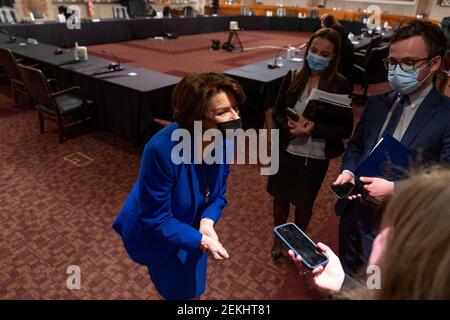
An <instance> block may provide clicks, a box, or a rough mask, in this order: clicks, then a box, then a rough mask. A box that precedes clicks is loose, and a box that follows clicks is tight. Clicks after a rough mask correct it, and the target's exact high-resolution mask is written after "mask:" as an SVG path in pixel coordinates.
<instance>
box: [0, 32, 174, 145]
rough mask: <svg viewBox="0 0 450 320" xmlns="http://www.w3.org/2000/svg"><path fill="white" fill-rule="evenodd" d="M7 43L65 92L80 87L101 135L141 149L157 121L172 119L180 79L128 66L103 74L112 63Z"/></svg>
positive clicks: (1, 42)
mask: <svg viewBox="0 0 450 320" xmlns="http://www.w3.org/2000/svg"><path fill="white" fill-rule="evenodd" d="M7 39H8V37H7V36H5V35H0V47H3V48H9V49H10V50H11V51H12V52H13V53H14V55H16V56H19V57H22V58H25V59H27V60H31V61H33V62H37V63H39V64H41V67H42V68H43V69H44V70H45V73H46V74H47V75H50V76H51V77H54V78H55V79H57V80H58V83H59V84H60V86H61V87H68V86H72V85H77V86H80V87H81V88H82V89H83V92H84V93H85V94H86V96H87V97H88V98H89V99H91V100H93V101H94V103H95V107H96V119H97V126H98V128H99V129H101V130H105V131H110V132H113V133H115V134H117V135H118V136H120V137H122V138H124V139H126V140H128V141H129V142H131V143H133V144H135V145H140V144H142V143H144V142H145V141H146V140H148V138H150V135H151V130H152V128H151V126H152V124H153V119H154V118H166V119H168V118H170V117H171V111H170V101H171V93H172V89H173V87H174V86H175V85H176V84H177V83H178V82H179V81H180V80H181V78H179V77H175V76H172V75H168V74H163V73H160V72H155V71H150V70H146V69H142V68H137V67H133V66H130V65H125V64H124V65H122V66H123V67H124V69H123V70H122V71H118V72H106V73H105V71H108V70H107V66H108V65H109V64H110V63H111V61H109V60H106V59H103V58H100V57H95V56H89V59H88V61H75V59H74V55H73V52H71V51H69V50H63V51H64V52H63V54H61V55H55V53H54V52H55V49H56V47H55V46H52V45H48V44H43V43H40V44H37V45H33V44H27V43H26V41H25V39H22V38H18V39H17V42H16V43H13V44H8V43H6V41H7ZM129 74H135V75H132V76H130V75H129Z"/></svg>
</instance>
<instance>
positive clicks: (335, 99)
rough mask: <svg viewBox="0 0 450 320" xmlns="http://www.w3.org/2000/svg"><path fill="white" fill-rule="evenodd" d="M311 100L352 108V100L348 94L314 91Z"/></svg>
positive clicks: (310, 96)
mask: <svg viewBox="0 0 450 320" xmlns="http://www.w3.org/2000/svg"><path fill="white" fill-rule="evenodd" d="M309 100H317V101H323V102H326V103H330V104H333V105H336V106H339V107H343V108H351V104H352V99H351V98H350V97H349V96H348V95H347V94H336V93H329V92H326V91H322V90H319V89H312V91H311V94H310V95H309V99H308V101H309Z"/></svg>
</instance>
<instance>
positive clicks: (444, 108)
mask: <svg viewBox="0 0 450 320" xmlns="http://www.w3.org/2000/svg"><path fill="white" fill-rule="evenodd" d="M396 96H397V93H396V92H394V91H389V92H386V93H381V94H378V95H375V96H372V97H371V98H370V99H369V101H368V102H367V106H366V108H365V110H364V112H363V114H362V116H361V119H360V121H359V123H358V126H357V127H356V129H355V132H354V134H353V137H352V138H351V139H350V141H349V144H348V147H347V150H346V151H345V154H344V158H343V160H342V170H350V171H351V172H355V170H356V168H357V167H358V166H359V164H360V163H361V162H362V161H363V160H364V159H365V158H366V157H367V155H368V154H369V152H370V151H371V150H372V149H373V147H375V145H376V143H377V142H378V136H379V134H380V131H381V129H382V127H383V124H384V122H385V119H386V117H387V115H388V113H389V109H390V107H391V106H392V105H393V102H394V101H395V99H396ZM401 142H402V143H403V144H404V145H405V146H406V147H408V148H409V149H410V150H412V151H413V152H415V153H416V154H417V155H418V158H417V159H416V160H417V161H418V163H417V164H418V165H421V164H426V163H430V162H431V163H433V162H435V163H449V162H450V99H449V98H448V97H446V96H444V95H442V94H441V93H440V92H439V91H438V90H436V89H435V88H433V89H432V90H431V92H430V93H429V94H428V95H427V96H426V97H425V99H424V101H423V102H422V104H421V105H420V106H419V109H418V110H417V112H416V114H415V115H414V117H413V119H412V120H411V123H410V124H409V127H408V129H407V130H406V132H405V134H404V135H403V138H402V140H401ZM346 202H347V200H341V201H338V204H337V206H336V211H337V213H338V214H340V213H342V212H343V210H345V207H346Z"/></svg>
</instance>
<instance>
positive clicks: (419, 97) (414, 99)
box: [407, 83, 433, 108]
mask: <svg viewBox="0 0 450 320" xmlns="http://www.w3.org/2000/svg"><path fill="white" fill-rule="evenodd" d="M432 89H433V83H430V84H429V85H428V86H427V87H425V88H424V89H423V90H420V91H419V92H417V93H413V94H410V95H409V104H408V105H407V106H408V107H411V108H416V107H418V106H420V105H421V104H422V102H423V100H425V97H426V96H427V95H428V94H429V93H430V92H431V90H432Z"/></svg>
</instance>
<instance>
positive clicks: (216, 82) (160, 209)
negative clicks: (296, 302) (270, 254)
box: [113, 73, 244, 300]
mask: <svg viewBox="0 0 450 320" xmlns="http://www.w3.org/2000/svg"><path fill="white" fill-rule="evenodd" d="M243 99H244V93H243V91H242V89H241V87H240V86H239V84H238V83H237V82H235V81H234V80H232V79H230V78H227V77H225V76H223V75H221V74H217V73H203V74H193V75H190V76H186V77H185V78H184V79H183V80H182V81H181V82H180V83H179V84H177V86H176V87H175V89H174V91H173V95H172V107H173V109H174V119H175V120H176V122H174V123H173V124H171V125H169V126H167V127H165V128H164V129H162V130H161V131H159V132H158V133H157V134H156V135H155V136H154V137H153V138H152V139H151V140H150V141H149V142H148V143H147V145H146V146H145V149H144V154H143V157H142V162H141V169H140V171H139V176H138V179H137V181H136V183H135V185H134V187H133V190H132V191H131V193H130V195H129V196H128V199H127V201H126V202H125V205H124V207H123V209H122V211H121V212H120V214H119V216H118V217H117V219H116V221H115V222H114V224H113V228H114V229H115V230H116V231H117V232H118V233H119V234H120V235H121V237H122V240H123V243H124V246H125V249H126V250H127V252H128V254H129V256H130V257H131V258H132V259H133V260H134V261H136V262H137V263H139V264H143V265H145V266H147V267H148V270H149V273H150V278H151V280H152V282H153V284H154V285H155V287H156V289H157V290H158V292H159V293H160V294H161V295H162V296H163V297H164V298H166V299H176V300H184V299H192V298H196V297H199V296H200V295H201V294H202V293H203V291H204V290H205V283H206V268H207V261H208V260H207V259H208V255H207V254H206V253H205V251H208V252H209V253H210V254H211V255H212V256H213V257H214V258H215V259H226V258H228V253H227V251H226V250H225V249H224V248H223V246H222V244H221V243H220V242H219V237H218V235H217V233H216V232H215V230H214V224H215V223H216V222H217V220H218V219H219V218H220V216H221V214H222V210H223V209H224V207H225V206H226V204H227V200H226V198H225V191H226V188H227V187H226V179H227V176H228V173H229V165H228V164H226V161H218V162H219V163H216V162H214V163H212V164H207V163H205V162H204V161H203V160H202V159H200V160H202V161H199V159H198V158H197V157H196V156H195V155H196V154H198V153H197V152H198V151H200V152H201V153H200V155H204V149H205V148H206V147H207V146H208V145H209V144H210V143H211V142H208V143H207V144H205V143H203V145H202V144H201V143H198V144H200V145H199V146H198V145H197V147H196V144H195V141H199V139H200V142H201V141H202V137H199V136H197V134H200V135H201V134H202V129H203V131H204V130H206V129H214V128H217V129H219V130H221V131H222V130H223V128H226V129H236V128H238V127H240V118H239V115H238V109H237V108H238V105H239V104H240V103H241V102H242V101H243ZM195 121H201V124H200V130H198V131H199V132H198V131H197V130H196V129H195V125H197V126H198V123H195ZM224 142H225V143H224ZM180 143H183V144H184V143H188V144H187V148H185V149H181V148H178V147H179V146H180ZM213 143H215V144H216V143H217V145H219V147H217V148H214V149H218V150H219V151H220V150H222V149H221V148H223V149H224V151H225V149H226V148H227V147H228V145H227V143H228V141H223V140H220V141H218V140H217V139H216V140H214V142H213ZM219 151H218V152H219ZM222 156H223V158H222V159H223V160H225V159H226V158H225V157H226V152H223V154H222ZM180 160H183V161H180ZM208 163H210V162H208Z"/></svg>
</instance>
